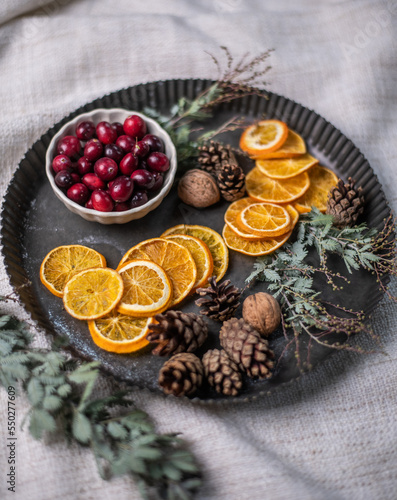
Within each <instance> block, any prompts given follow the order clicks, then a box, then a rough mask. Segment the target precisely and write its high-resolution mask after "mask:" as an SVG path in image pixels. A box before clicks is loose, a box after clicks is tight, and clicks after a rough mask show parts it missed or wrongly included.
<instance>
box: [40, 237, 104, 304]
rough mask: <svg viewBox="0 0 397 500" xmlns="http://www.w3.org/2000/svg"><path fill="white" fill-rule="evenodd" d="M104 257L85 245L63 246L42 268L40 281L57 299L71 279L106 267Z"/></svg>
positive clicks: (44, 261) (45, 261) (53, 251)
mask: <svg viewBox="0 0 397 500" xmlns="http://www.w3.org/2000/svg"><path fill="white" fill-rule="evenodd" d="M105 266H106V260H105V257H104V256H103V255H101V254H100V253H99V252H97V251H95V250H93V249H92V248H88V247H85V246H83V245H63V246H60V247H57V248H54V249H53V250H51V252H49V253H48V254H47V255H46V256H45V257H44V260H43V262H42V264H41V266H40V280H41V282H42V283H43V285H44V286H46V287H47V288H48V290H49V291H50V292H51V293H53V294H54V295H56V296H57V297H62V296H63V289H64V288H65V285H66V283H67V281H69V280H70V278H71V277H72V276H73V275H74V274H76V273H78V272H79V271H82V270H83V269H89V268H90V267H105Z"/></svg>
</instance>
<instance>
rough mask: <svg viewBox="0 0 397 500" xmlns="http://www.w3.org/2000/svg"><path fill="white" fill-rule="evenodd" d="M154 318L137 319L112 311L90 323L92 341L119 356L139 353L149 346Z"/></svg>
mask: <svg viewBox="0 0 397 500" xmlns="http://www.w3.org/2000/svg"><path fill="white" fill-rule="evenodd" d="M151 321H152V318H135V317H133V316H128V315H125V314H120V313H119V312H117V311H115V310H114V311H112V312H110V313H109V314H107V315H106V316H104V317H103V318H99V319H96V320H90V321H88V328H89V330H90V333H91V337H92V340H93V341H94V342H95V344H96V345H97V346H99V347H100V348H101V349H104V350H105V351H110V352H116V353H119V354H123V353H130V352H135V351H138V350H139V349H142V348H143V347H145V346H147V345H148V344H149V341H148V340H147V339H146V334H147V332H148V325H149V324H150V323H151Z"/></svg>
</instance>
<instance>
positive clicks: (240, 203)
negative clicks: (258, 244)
mask: <svg viewBox="0 0 397 500" xmlns="http://www.w3.org/2000/svg"><path fill="white" fill-rule="evenodd" d="M253 203H257V202H256V201H255V200H253V199H252V198H241V199H240V200H237V201H234V202H233V203H231V204H230V205H229V207H228V208H227V210H226V212H225V217H224V219H225V222H226V224H227V225H228V226H229V227H230V228H231V229H232V230H233V231H234V232H235V233H236V234H237V235H238V236H240V237H241V238H246V239H248V240H253V241H254V240H261V239H262V236H256V235H255V234H252V233H251V232H248V231H245V230H243V229H242V228H240V226H239V225H238V224H237V217H238V216H239V215H240V212H241V211H242V210H244V208H247V207H248V206H249V205H252V204H253Z"/></svg>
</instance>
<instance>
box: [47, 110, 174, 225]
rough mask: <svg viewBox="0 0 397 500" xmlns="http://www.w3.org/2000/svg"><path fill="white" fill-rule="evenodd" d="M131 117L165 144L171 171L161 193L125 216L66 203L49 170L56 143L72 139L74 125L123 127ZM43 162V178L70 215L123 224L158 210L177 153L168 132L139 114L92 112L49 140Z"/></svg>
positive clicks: (107, 111) (170, 177)
mask: <svg viewBox="0 0 397 500" xmlns="http://www.w3.org/2000/svg"><path fill="white" fill-rule="evenodd" d="M133 114H134V115H138V116H140V117H142V118H143V119H144V120H145V122H146V125H147V128H148V134H155V135H157V136H158V137H160V139H161V140H162V141H163V143H164V148H165V154H166V155H167V156H168V158H169V160H170V168H169V170H168V171H167V172H166V173H165V175H164V184H163V186H162V188H161V190H160V191H159V192H158V193H156V194H155V195H154V196H153V197H152V198H150V199H149V201H148V202H147V203H146V204H145V205H142V206H140V207H137V208H132V209H131V210H126V211H125V212H99V211H97V210H91V209H89V208H85V207H82V206H80V205H78V204H77V203H75V202H74V201H72V200H69V198H68V197H67V196H66V195H65V194H64V193H63V192H62V191H61V190H60V189H59V188H58V186H57V185H56V184H55V180H54V173H53V170H52V166H51V165H52V160H53V158H54V157H55V156H56V155H57V152H56V146H57V143H58V141H59V140H60V139H61V138H62V137H64V136H65V135H75V129H76V125H77V124H78V123H79V122H81V121H83V120H91V121H93V122H94V123H95V125H96V124H97V123H99V122H101V121H108V122H110V123H112V122H120V123H124V120H125V119H126V118H127V116H130V115H133ZM45 160H46V174H47V177H48V180H49V181H50V184H51V187H52V190H53V191H54V193H55V195H56V196H57V197H58V198H59V199H60V200H61V201H62V203H63V204H64V205H65V206H66V207H67V208H68V209H69V210H70V211H71V212H73V213H75V214H78V215H80V216H81V217H83V219H86V220H89V221H95V222H99V223H101V224H124V223H126V222H129V221H131V220H134V219H140V218H142V217H144V216H145V215H146V214H148V213H149V212H151V211H152V210H154V209H155V208H157V207H158V206H159V205H160V203H161V202H162V201H163V199H164V198H165V196H167V194H168V193H169V191H170V189H171V187H172V184H173V182H174V178H175V174H176V169H177V160H176V149H175V146H174V144H173V142H172V141H171V138H170V136H169V135H168V134H167V132H166V131H165V130H164V129H163V128H162V127H161V126H160V125H159V124H158V123H157V122H155V121H154V120H152V119H151V118H149V117H147V116H145V115H143V114H142V113H139V112H138V111H129V110H126V109H119V108H112V109H105V108H103V109H102V108H99V109H95V110H93V111H89V112H87V113H82V114H81V115H78V116H76V117H75V118H73V120H70V121H69V122H67V123H66V124H65V125H64V126H63V127H62V128H61V129H60V130H59V131H58V132H57V133H56V134H55V135H54V137H53V138H52V140H51V142H50V144H49V146H48V148H47V153H46V158H45Z"/></svg>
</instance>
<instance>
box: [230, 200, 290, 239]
mask: <svg viewBox="0 0 397 500" xmlns="http://www.w3.org/2000/svg"><path fill="white" fill-rule="evenodd" d="M237 224H238V225H239V226H240V227H241V228H242V229H244V230H245V231H248V232H250V233H252V234H256V235H257V236H261V237H262V238H268V237H273V236H279V235H280V234H284V233H285V232H287V231H288V229H289V226H290V216H289V213H288V211H287V209H286V208H285V207H282V206H281V205H276V204H274V203H253V204H251V205H249V206H248V207H246V208H244V209H243V210H242V211H241V212H240V213H239V215H238V216H237Z"/></svg>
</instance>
